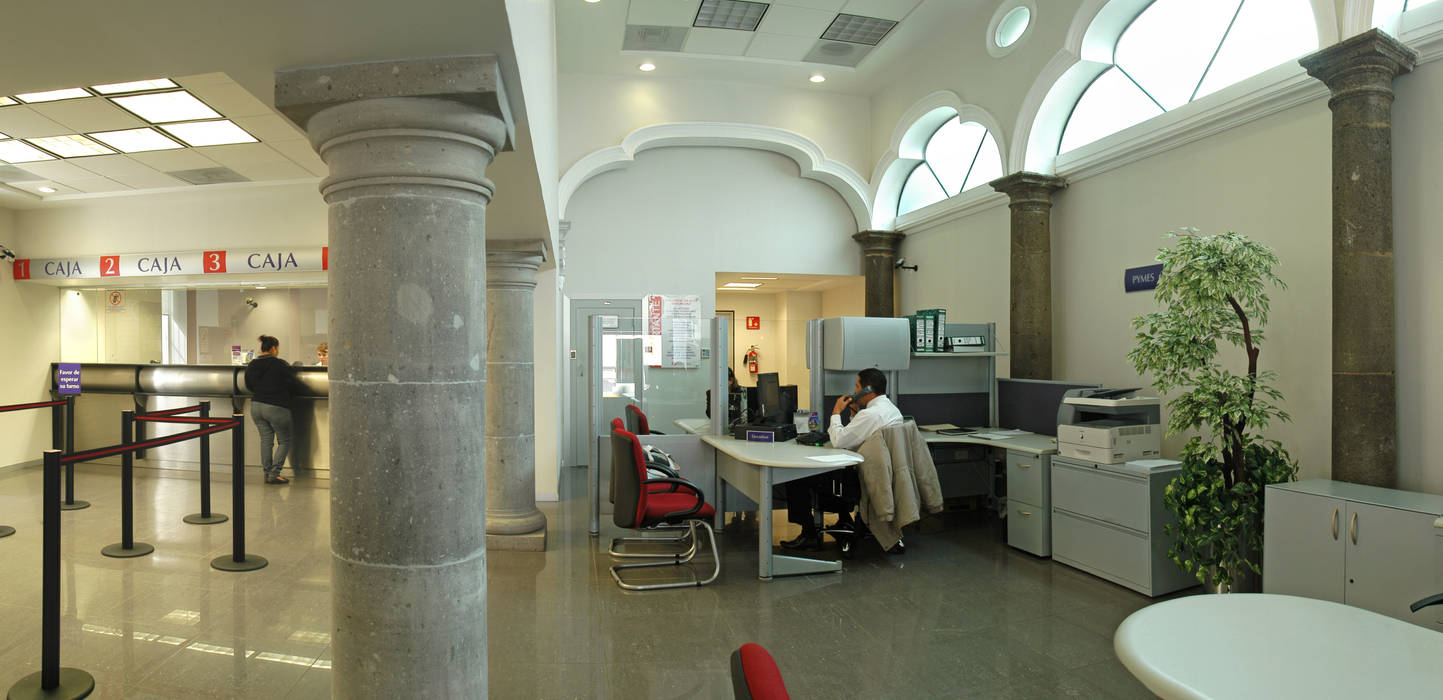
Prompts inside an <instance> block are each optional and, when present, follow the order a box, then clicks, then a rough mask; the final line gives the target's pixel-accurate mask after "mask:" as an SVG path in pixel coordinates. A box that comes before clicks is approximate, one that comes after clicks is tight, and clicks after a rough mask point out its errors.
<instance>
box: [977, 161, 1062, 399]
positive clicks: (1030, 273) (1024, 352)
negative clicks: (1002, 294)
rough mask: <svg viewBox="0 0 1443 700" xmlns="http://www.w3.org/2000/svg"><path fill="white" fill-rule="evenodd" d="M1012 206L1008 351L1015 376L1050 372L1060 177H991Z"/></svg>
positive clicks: (1024, 174) (1019, 174) (1044, 376)
mask: <svg viewBox="0 0 1443 700" xmlns="http://www.w3.org/2000/svg"><path fill="white" fill-rule="evenodd" d="M989 184H991V185H992V189H994V190H997V191H998V192H1001V193H1003V194H1005V195H1007V196H1008V197H1009V198H1011V203H1010V204H1009V205H1008V206H1009V207H1011V209H1012V256H1011V271H1012V282H1011V285H1010V290H1011V308H1010V311H1009V314H1008V320H1009V322H1010V325H1011V327H1012V330H1011V335H1010V336H1009V338H1008V346H1009V347H1008V348H1007V351H1008V353H1010V355H1011V360H1012V361H1011V367H1012V377H1013V378H1014V379H1051V378H1052V193H1053V192H1056V191H1057V190H1060V189H1062V188H1063V187H1066V186H1067V181H1065V180H1063V179H1062V178H1058V177H1052V176H1050V175H1041V174H1038V173H1029V172H1017V173H1013V174H1011V175H1008V176H1006V177H1002V178H998V179H996V180H993V181H992V182H991V183H989Z"/></svg>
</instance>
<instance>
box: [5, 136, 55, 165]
mask: <svg viewBox="0 0 1443 700" xmlns="http://www.w3.org/2000/svg"><path fill="white" fill-rule="evenodd" d="M0 160H3V161H5V162H6V163H34V162H35V161H37V160H55V156H52V155H50V154H49V153H46V152H45V151H42V150H40V149H38V148H36V147H34V146H31V145H30V144H28V143H25V142H24V141H0Z"/></svg>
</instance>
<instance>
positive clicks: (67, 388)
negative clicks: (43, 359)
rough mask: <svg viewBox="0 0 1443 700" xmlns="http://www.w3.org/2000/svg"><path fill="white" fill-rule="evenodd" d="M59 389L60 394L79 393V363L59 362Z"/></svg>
mask: <svg viewBox="0 0 1443 700" xmlns="http://www.w3.org/2000/svg"><path fill="white" fill-rule="evenodd" d="M58 375H59V376H58V377H57V379H58V382H57V384H58V385H59V391H60V393H62V394H79V393H80V363H79V362H61V363H60V370H59V372H58Z"/></svg>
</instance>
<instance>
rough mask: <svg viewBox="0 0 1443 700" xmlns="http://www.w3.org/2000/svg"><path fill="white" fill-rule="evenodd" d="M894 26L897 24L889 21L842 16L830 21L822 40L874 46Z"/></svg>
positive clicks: (858, 16)
mask: <svg viewBox="0 0 1443 700" xmlns="http://www.w3.org/2000/svg"><path fill="white" fill-rule="evenodd" d="M895 26H897V23H896V22H893V21H892V20H890V19H880V18H877V17H863V16H861V15H846V14H842V15H837V18H836V19H834V20H832V24H831V25H829V26H828V27H827V31H825V32H822V38H823V39H831V40H832V41H846V42H849V43H853V44H867V45H869V46H876V45H877V42H879V41H881V40H882V37H884V36H887V32H890V31H892V27H895Z"/></svg>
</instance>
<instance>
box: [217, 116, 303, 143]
mask: <svg viewBox="0 0 1443 700" xmlns="http://www.w3.org/2000/svg"><path fill="white" fill-rule="evenodd" d="M232 121H234V122H235V123H236V124H239V125H240V127H241V128H242V129H245V130H246V131H248V132H250V135H251V136H254V137H256V138H258V139H260V140H262V141H290V140H292V139H303V138H305V137H306V135H305V134H304V133H302V132H301V130H300V129H297V128H296V126H295V125H294V124H292V123H291V122H290V121H289V120H287V119H284V118H282V117H280V116H278V115H275V114H260V115H256V116H250V117H236V118H235V119H233V120H232Z"/></svg>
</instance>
